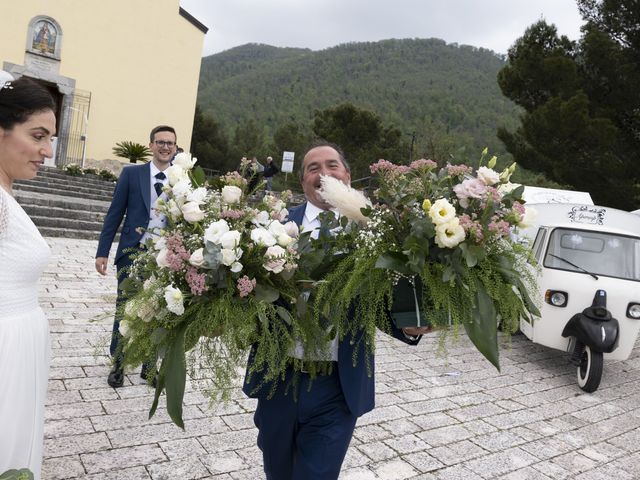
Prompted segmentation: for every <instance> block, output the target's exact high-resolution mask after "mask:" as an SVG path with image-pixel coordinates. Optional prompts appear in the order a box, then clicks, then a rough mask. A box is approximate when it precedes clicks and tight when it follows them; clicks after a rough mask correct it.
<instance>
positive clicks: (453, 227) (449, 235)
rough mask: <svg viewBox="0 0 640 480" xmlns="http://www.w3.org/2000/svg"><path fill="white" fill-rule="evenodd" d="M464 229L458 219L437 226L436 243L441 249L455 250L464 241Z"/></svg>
mask: <svg viewBox="0 0 640 480" xmlns="http://www.w3.org/2000/svg"><path fill="white" fill-rule="evenodd" d="M464 237H465V234H464V228H462V226H461V225H460V220H459V219H458V218H457V217H456V218H454V219H453V220H451V221H449V222H448V223H442V224H440V225H437V226H436V243H437V244H438V246H439V247H440V248H453V247H455V246H456V245H458V244H459V243H460V242H462V241H463V240H464Z"/></svg>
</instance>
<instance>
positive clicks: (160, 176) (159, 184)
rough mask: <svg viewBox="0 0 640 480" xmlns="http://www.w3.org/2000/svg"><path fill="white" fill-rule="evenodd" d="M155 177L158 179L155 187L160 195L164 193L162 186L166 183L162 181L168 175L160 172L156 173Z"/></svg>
mask: <svg viewBox="0 0 640 480" xmlns="http://www.w3.org/2000/svg"><path fill="white" fill-rule="evenodd" d="M155 177H156V179H157V180H158V181H157V182H156V183H154V184H153V188H155V189H156V193H157V194H158V196H160V195H162V187H164V183H162V181H163V180H164V179H165V178H167V176H166V175H165V174H164V173H162V172H160V173H156V175H155Z"/></svg>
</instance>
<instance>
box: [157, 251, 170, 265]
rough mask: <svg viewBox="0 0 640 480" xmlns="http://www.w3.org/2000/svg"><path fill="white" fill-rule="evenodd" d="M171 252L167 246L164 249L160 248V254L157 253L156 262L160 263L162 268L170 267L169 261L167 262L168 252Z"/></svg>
mask: <svg viewBox="0 0 640 480" xmlns="http://www.w3.org/2000/svg"><path fill="white" fill-rule="evenodd" d="M168 252H169V250H167V249H166V248H163V249H162V250H160V253H158V255H156V263H157V264H158V266H159V267H161V268H168V267H169V262H167V253H168Z"/></svg>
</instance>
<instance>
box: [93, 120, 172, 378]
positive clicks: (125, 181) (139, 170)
mask: <svg viewBox="0 0 640 480" xmlns="http://www.w3.org/2000/svg"><path fill="white" fill-rule="evenodd" d="M149 140H150V143H149V148H150V149H151V153H152V154H153V159H152V160H151V162H149V163H146V164H144V165H133V166H127V167H125V168H124V169H123V170H122V173H121V174H120V178H119V179H118V183H117V184H116V188H115V190H114V192H113V199H112V201H111V206H110V207H109V211H108V212H107V214H106V216H105V218H104V225H103V227H102V233H101V234H100V240H99V242H98V251H97V253H96V270H97V271H98V273H99V274H100V275H106V274H107V261H108V257H109V250H110V249H111V244H112V243H113V239H114V238H115V235H116V232H117V231H118V228H119V227H120V224H121V223H122V220H123V219H124V225H123V226H122V231H121V232H120V242H119V243H118V249H117V251H116V256H115V259H114V263H115V265H116V269H117V272H118V297H117V300H116V315H115V318H114V322H113V332H112V335H111V346H110V353H111V356H112V357H114V358H113V360H114V363H113V368H112V369H111V372H110V373H109V377H108V378H107V383H108V384H109V385H110V386H112V387H113V388H117V387H121V386H122V385H123V383H124V371H123V368H122V364H121V358H120V355H116V354H117V353H118V352H117V350H118V341H119V339H120V333H119V327H120V318H121V317H120V314H119V310H120V309H119V307H120V306H121V305H122V304H123V303H124V301H125V300H126V299H125V298H124V296H123V294H122V291H121V289H120V285H121V283H122V281H123V280H124V279H125V278H127V275H128V270H129V267H130V266H131V263H132V260H131V258H130V254H131V252H132V251H135V249H137V248H142V246H143V245H144V242H145V241H146V240H147V238H149V237H151V236H152V235H153V232H154V231H156V230H158V229H161V228H163V227H164V226H165V224H166V219H165V218H164V216H163V215H158V214H157V213H156V211H155V210H154V209H153V205H154V204H155V202H156V200H157V199H158V197H160V196H162V195H163V193H162V187H163V186H164V185H166V184H167V183H168V180H167V176H166V175H165V174H164V171H165V170H166V169H167V168H168V167H169V165H170V164H171V160H172V159H173V157H174V156H175V153H176V141H177V138H176V131H175V130H174V129H173V127H169V126H167V125H160V126H157V127H155V128H154V129H153V130H151V134H150V135H149ZM148 370H149V368H148V367H147V365H146V364H145V365H143V366H142V371H141V372H140V376H141V377H142V378H143V379H145V380H146V379H147V375H148V373H149V371H148ZM154 380H155V379H154Z"/></svg>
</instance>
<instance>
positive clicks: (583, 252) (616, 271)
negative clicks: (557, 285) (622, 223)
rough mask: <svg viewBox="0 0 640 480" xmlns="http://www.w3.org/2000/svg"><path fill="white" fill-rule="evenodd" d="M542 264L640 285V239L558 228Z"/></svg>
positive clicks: (550, 241)
mask: <svg viewBox="0 0 640 480" xmlns="http://www.w3.org/2000/svg"><path fill="white" fill-rule="evenodd" d="M543 264H544V266H545V267H547V268H554V269H558V270H567V271H571V272H577V273H581V274H584V275H589V274H591V275H593V274H595V275H603V276H607V277H614V278H622V279H625V280H634V281H640V238H638V237H629V236H624V235H618V234H614V233H606V232H594V231H591V230H573V229H568V228H556V229H555V230H553V231H552V232H551V237H550V238H549V246H548V247H547V252H546V254H545V257H544V263H543Z"/></svg>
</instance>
